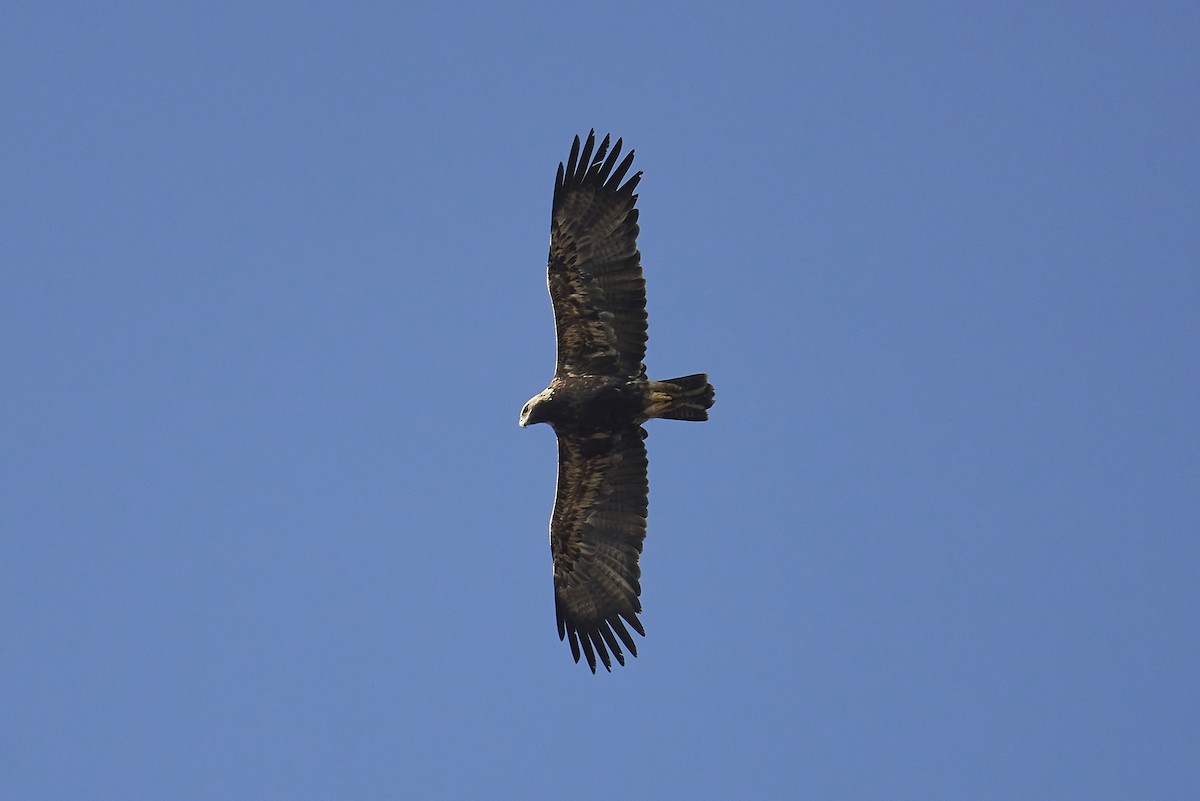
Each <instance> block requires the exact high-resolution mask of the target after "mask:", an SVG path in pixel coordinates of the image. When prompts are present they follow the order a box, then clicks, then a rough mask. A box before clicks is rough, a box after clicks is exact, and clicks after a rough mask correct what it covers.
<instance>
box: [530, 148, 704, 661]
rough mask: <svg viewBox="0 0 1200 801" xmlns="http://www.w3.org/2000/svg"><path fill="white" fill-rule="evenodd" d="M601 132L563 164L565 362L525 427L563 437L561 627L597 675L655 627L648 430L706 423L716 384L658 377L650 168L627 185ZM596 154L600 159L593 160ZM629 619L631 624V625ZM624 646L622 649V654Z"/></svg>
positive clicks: (535, 401)
mask: <svg viewBox="0 0 1200 801" xmlns="http://www.w3.org/2000/svg"><path fill="white" fill-rule="evenodd" d="M595 143H596V138H595V132H594V131H593V132H592V133H590V134H588V138H587V141H586V143H584V144H583V146H582V149H581V148H580V142H579V137H575V142H574V144H573V145H572V146H571V155H570V157H569V158H568V159H567V163H566V165H563V164H561V163H560V164H559V165H558V179H557V181H556V182H555V186H554V205H553V212H552V215H551V223H550V259H549V265H548V270H547V284H548V285H549V289H550V300H551V303H552V305H553V307H554V322H555V330H556V333H557V337H558V358H557V366H556V369H555V372H554V379H553V380H552V381H551V382H550V386H549V387H547V388H546V389H545V390H544V391H543V392H541V393H540V394H538V395H537V396H535V397H534V398H532V399H531V400H530V401H529V403H527V404H525V408H524V409H523V410H522V411H521V421H520V422H521V425H522V426H526V425H531V424H533V423H549V424H550V425H551V426H553V427H554V430H555V433H556V434H557V436H558V491H557V495H556V496H555V501H554V513H553V515H552V516H551V519H550V551H551V554H552V555H553V557H554V601H555V611H556V614H557V617H558V636H559V638H560V639H567V640H569V642H570V645H571V654H572V655H573V656H574V657H575V661H576V662H578V661H579V658H580V655H581V652H582V655H583V656H585V657H586V658H587V662H588V665H589V666H590V667H591V669H592V672H593V673H594V672H595V671H596V660H597V656H598V657H599V660H600V662H602V663H603V664H604V667H605V668H606V669H608V670H611V669H612V658H615V659H616V660H617V662H618V663H619V664H622V665H624V664H625V655H624V652H623V651H622V646H624V647H625V648H627V649H629V653H630V655H632V656H637V646H636V644H635V643H634V640H633V636H632V635H631V634H630V633H629V628H632V629H633V630H634V631H636V632H637V633H638V634H641V635H642V636H645V633H646V632H645V629H643V627H642V624H641V621H640V620H638V613H639V612H641V611H642V605H641V601H640V600H639V596H640V595H641V584H640V583H639V578H640V576H641V570H640V568H639V567H638V557H639V555H640V554H641V552H642V542H643V540H645V538H646V508H647V506H646V504H647V493H648V485H647V482H646V447H645V445H644V443H643V440H644V439H645V437H646V431H645V429H643V428H642V427H641V424H642V423H644V422H646V421H647V420H649V419H651V418H654V417H665V418H669V419H674V420H707V419H708V411H707V410H708V408H709V407H711V406H712V403H713V388H712V385H711V384H709V383H708V377H707V376H706V375H703V374H698V375H690V376H684V377H683V378H673V379H669V380H667V381H651V380H649V379H647V378H646V368H645V365H644V364H642V360H643V358H644V357H645V353H646V283H645V281H644V280H643V278H642V265H641V254H640V253H638V249H637V235H638V224H637V220H638V211H637V208H636V207H635V204H636V202H637V195H635V194H634V193H633V190H634V188H635V187H637V184H638V181H639V180H641V177H642V174H641V173H640V172H638V173H635V174H634V175H633V176H632V177H631V178H629V180H628V181H625V183H624V184H622V183H621V181H622V180H623V179H624V178H625V175H626V173H628V172H629V168H630V166H631V165H632V163H633V151H630V152H629V154H628V155H626V156H625V158H624V159H623V160H621V161H620V163H619V164H618V162H617V160H618V158H619V157H620V153H621V140H620V139H618V140H617V142H616V144H615V145H614V146H613V148H612V150H611V152H610V151H609V149H608V145H609V138H608V137H607V136H606V137H604V141H602V142H601V143H600V147H599V148H596V147H595ZM593 151H594V155H593ZM627 626H628V628H627ZM610 655H611V656H610Z"/></svg>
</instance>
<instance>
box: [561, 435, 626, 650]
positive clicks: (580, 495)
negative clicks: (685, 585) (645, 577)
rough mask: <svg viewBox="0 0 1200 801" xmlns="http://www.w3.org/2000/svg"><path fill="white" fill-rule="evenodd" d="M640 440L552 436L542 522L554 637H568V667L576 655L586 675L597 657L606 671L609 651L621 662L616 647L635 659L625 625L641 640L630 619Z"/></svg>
mask: <svg viewBox="0 0 1200 801" xmlns="http://www.w3.org/2000/svg"><path fill="white" fill-rule="evenodd" d="M645 436H646V432H645V430H644V429H642V428H641V427H636V426H635V427H631V428H629V429H626V430H625V431H621V432H618V433H615V434H611V435H607V436H604V437H592V438H582V437H577V436H574V435H572V434H570V433H566V432H564V433H562V434H559V436H558V494H557V496H556V498H555V501H554V513H553V515H552V516H551V519H550V551H551V554H552V555H553V557H554V608H555V614H556V616H557V618H558V638H559V639H560V640H563V639H567V640H569V642H570V645H571V656H573V657H574V658H575V661H576V662H578V661H579V658H580V652H581V650H582V654H583V656H585V657H586V658H587V663H588V666H589V667H590V668H591V669H592V672H593V673H595V672H596V657H597V655H599V658H600V662H602V663H603V664H604V668H605V669H606V670H609V671H611V670H612V660H611V659H610V657H609V654H610V652H611V654H612V656H613V657H615V658H616V660H617V663H618V664H621V665H624V664H625V655H624V653H623V652H622V650H621V645H622V644H624V646H625V647H626V648H628V649H629V654H630V655H631V656H637V645H636V644H635V643H634V640H633V636H632V635H631V634H630V633H629V629H628V628H626V624H628V625H629V626H630V627H632V628H633V630H634V631H636V632H637V633H638V634H640V635H642V636H643V637H644V636H646V630H645V629H644V628H643V627H642V624H641V621H639V620H638V617H637V616H638V613H639V612H641V611H642V604H641V601H640V600H638V598H639V596H640V595H641V592H642V588H641V584H640V582H639V578H640V577H641V568H639V567H638V557H639V556H640V555H641V552H642V543H643V541H644V540H645V539H646V510H647V498H648V493H649V486H648V483H647V479H646V470H647V461H646V446H645V444H644V443H643V442H642V440H643V439H644V438H645ZM618 641H619V642H618Z"/></svg>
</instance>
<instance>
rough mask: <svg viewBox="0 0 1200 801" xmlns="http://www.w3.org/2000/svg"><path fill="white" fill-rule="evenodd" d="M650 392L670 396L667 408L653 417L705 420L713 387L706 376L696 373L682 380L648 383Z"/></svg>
mask: <svg viewBox="0 0 1200 801" xmlns="http://www.w3.org/2000/svg"><path fill="white" fill-rule="evenodd" d="M650 390H651V392H652V393H653V392H664V393H666V394H667V395H669V396H670V402H669V403H668V404H667V408H666V409H664V410H662V411H661V412H659V413H658V414H656V415H655V417H664V418H666V419H667V420H707V419H708V409H709V407H711V406H712V405H713V394H714V393H713V385H712V384H710V383H708V375H707V374H705V373H696V374H695V375H685V376H683V377H682V378H668V379H667V380H666V381H652V382H650Z"/></svg>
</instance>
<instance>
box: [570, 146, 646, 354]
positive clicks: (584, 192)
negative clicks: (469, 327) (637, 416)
mask: <svg viewBox="0 0 1200 801" xmlns="http://www.w3.org/2000/svg"><path fill="white" fill-rule="evenodd" d="M595 143H596V132H595V131H592V132H591V133H589V134H588V138H587V142H586V143H585V144H584V145H583V150H582V152H581V151H580V149H579V137H578V136H576V137H575V143H574V144H573V145H572V146H571V155H570V158H568V159H567V164H566V166H565V167H564V166H563V165H562V164H561V163H560V164H559V165H558V179H557V181H556V182H555V184H554V209H553V214H552V216H551V222H550V263H549V268H548V278H547V283H548V284H549V286H550V300H551V303H552V304H553V306H554V324H555V328H556V330H557V333H558V367H557V370H556V373H557V374H559V375H564V374H566V375H578V374H581V373H589V374H592V375H623V376H637V375H641V374H643V373H644V371H645V369H644V367H643V365H642V359H643V357H645V355H646V282H645V281H644V280H643V278H642V263H641V258H642V257H641V254H640V253H638V249H637V235H638V224H637V219H638V211H637V209H636V208H635V207H634V205H635V204H636V203H637V195H635V194H633V190H634V189H635V188H636V187H637V185H638V181H640V180H641V177H642V174H641V173H640V172H638V173H635V174H634V176H633V177H632V178H630V179H629V180H628V181H626V182H625V184H624V185H622V184H621V180H622V179H623V178H624V177H625V173H627V172H628V171H629V167H630V165H631V164H633V151H632V150H631V151H629V154H628V155H627V156H625V159H624V160H623V161H622V162H621V163H620V164H619V165H617V166H616V169H615V170H614V169H613V167H614V165H616V164H617V158H618V156H619V155H620V153H621V140H620V139H618V140H617V143H616V145H614V146H613V149H612V151H611V152H609V150H608V137H607V136H605V137H604V141H603V142H601V143H600V147H599V149H597V150H596V151H595V156H593V155H592V148H593V147H594V145H595Z"/></svg>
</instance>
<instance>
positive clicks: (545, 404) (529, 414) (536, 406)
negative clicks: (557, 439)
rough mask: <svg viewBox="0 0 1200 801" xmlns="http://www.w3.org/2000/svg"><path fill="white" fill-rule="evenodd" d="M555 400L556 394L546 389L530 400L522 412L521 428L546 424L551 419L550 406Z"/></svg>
mask: <svg viewBox="0 0 1200 801" xmlns="http://www.w3.org/2000/svg"><path fill="white" fill-rule="evenodd" d="M553 400H554V392H553V391H552V390H549V389H544V390H542V391H541V392H539V393H538V394H537V395H534V396H533V397H532V398H530V399H529V403H526V404H525V408H524V409H522V410H521V420H520V424H521V428H524V427H525V426H531V425H533V424H534V423H544V422H546V421H547V420H548V419H549V417H548V416H547V412H549V411H550V404H551V401H553Z"/></svg>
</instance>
